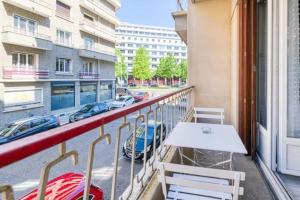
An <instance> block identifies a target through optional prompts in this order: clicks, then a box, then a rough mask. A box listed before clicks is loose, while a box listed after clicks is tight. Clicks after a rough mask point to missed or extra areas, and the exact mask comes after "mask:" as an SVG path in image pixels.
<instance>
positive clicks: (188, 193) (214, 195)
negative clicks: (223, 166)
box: [167, 173, 232, 200]
mask: <svg viewBox="0 0 300 200" xmlns="http://www.w3.org/2000/svg"><path fill="white" fill-rule="evenodd" d="M173 177H174V178H181V179H187V180H191V181H198V182H203V183H213V184H219V185H229V181H228V180H224V179H217V178H208V177H201V176H194V175H186V174H178V173H174V174H173ZM167 197H168V199H182V200H185V199H186V200H189V199H191V200H193V199H195V200H216V199H224V200H225V199H226V200H231V199H232V196H231V194H227V193H222V192H215V191H209V190H200V189H194V188H189V187H183V186H177V185H170V188H169V191H168V195H167Z"/></svg>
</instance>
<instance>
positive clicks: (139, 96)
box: [133, 92, 149, 103]
mask: <svg viewBox="0 0 300 200" xmlns="http://www.w3.org/2000/svg"><path fill="white" fill-rule="evenodd" d="M133 98H134V101H135V102H136V103H137V102H140V101H144V100H147V99H149V93H148V92H136V93H135V94H134V95H133Z"/></svg>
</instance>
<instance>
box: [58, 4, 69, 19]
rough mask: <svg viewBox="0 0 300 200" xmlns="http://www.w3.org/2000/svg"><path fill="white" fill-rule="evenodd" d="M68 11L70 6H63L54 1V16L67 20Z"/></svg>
mask: <svg viewBox="0 0 300 200" xmlns="http://www.w3.org/2000/svg"><path fill="white" fill-rule="evenodd" d="M70 10H71V7H70V6H68V5H66V4H64V3H62V2H60V1H56V14H57V15H58V16H61V17H63V18H67V19H69V18H70V16H71V15H70Z"/></svg>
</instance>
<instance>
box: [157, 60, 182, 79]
mask: <svg viewBox="0 0 300 200" xmlns="http://www.w3.org/2000/svg"><path fill="white" fill-rule="evenodd" d="M176 66H177V63H176V58H175V57H174V56H173V55H168V56H167V57H164V58H161V59H160V62H159V65H158V67H157V70H156V76H158V77H160V78H164V79H165V84H166V82H167V79H169V78H173V77H174V71H175V68H176Z"/></svg>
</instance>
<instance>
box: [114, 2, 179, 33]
mask: <svg viewBox="0 0 300 200" xmlns="http://www.w3.org/2000/svg"><path fill="white" fill-rule="evenodd" d="M121 3H122V7H121V8H120V9H119V10H118V12H117V16H118V17H119V19H120V20H121V21H124V22H128V23H133V24H143V25H152V26H165V27H172V28H173V27H174V20H173V18H172V16H171V12H173V11H175V10H176V0H121Z"/></svg>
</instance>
